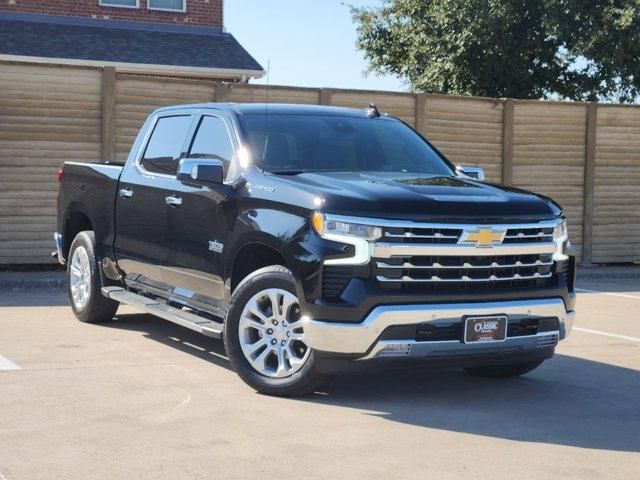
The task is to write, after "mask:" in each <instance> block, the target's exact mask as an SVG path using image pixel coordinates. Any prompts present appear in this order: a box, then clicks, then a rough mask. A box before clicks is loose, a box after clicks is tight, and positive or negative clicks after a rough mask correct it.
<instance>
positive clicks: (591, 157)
mask: <svg viewBox="0 0 640 480" xmlns="http://www.w3.org/2000/svg"><path fill="white" fill-rule="evenodd" d="M597 125H598V104H597V103H595V102H589V104H588V105H587V129H586V138H585V142H586V143H585V145H586V148H585V158H584V198H583V202H584V203H583V214H582V259H581V262H580V263H581V264H582V265H591V262H592V258H593V196H594V190H595V183H596V175H595V174H596V133H597Z"/></svg>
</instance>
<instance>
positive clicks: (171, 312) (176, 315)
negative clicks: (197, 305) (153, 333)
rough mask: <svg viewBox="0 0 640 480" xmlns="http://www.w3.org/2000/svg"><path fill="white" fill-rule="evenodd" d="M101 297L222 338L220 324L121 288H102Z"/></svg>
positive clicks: (208, 335)
mask: <svg viewBox="0 0 640 480" xmlns="http://www.w3.org/2000/svg"><path fill="white" fill-rule="evenodd" d="M102 295H104V296H105V297H107V298H110V299H112V300H115V301H116V302H120V303H124V304H126V305H132V306H134V307H138V308H140V309H141V310H144V311H145V312H147V313H150V314H152V315H155V316H157V317H160V318H164V319H165V320H169V321H170V322H173V323H177V324H178V325H182V326H183V327H187V328H190V329H191V330H195V331H196V332H199V333H202V334H203V335H206V336H207V337H213V338H222V324H220V323H216V322H213V321H211V320H209V319H206V318H203V317H199V316H198V315H194V314H193V313H189V312H185V311H184V310H180V309H179V308H174V307H170V306H169V305H167V304H166V303H162V302H159V301H157V300H153V299H152V298H147V297H145V296H143V295H138V294H137V293H133V292H130V291H128V290H125V289H124V288H122V287H103V288H102Z"/></svg>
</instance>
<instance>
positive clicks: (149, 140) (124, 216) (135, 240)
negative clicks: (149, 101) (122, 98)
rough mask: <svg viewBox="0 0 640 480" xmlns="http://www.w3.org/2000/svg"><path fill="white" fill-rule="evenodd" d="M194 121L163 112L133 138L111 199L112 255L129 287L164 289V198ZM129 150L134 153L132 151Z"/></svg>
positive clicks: (166, 208)
mask: <svg viewBox="0 0 640 480" xmlns="http://www.w3.org/2000/svg"><path fill="white" fill-rule="evenodd" d="M193 121H194V117H193V116H192V115H189V114H170V113H167V112H165V113H164V114H160V115H157V116H155V117H154V118H151V119H149V126H148V127H146V128H145V129H144V131H146V132H148V133H147V135H146V138H144V139H138V140H137V141H136V143H138V144H139V146H138V151H134V150H132V153H131V155H133V158H131V157H130V158H129V161H128V162H127V165H126V167H125V169H124V171H123V172H122V177H121V178H120V185H119V189H118V195H117V197H116V232H117V235H116V241H115V253H116V257H117V259H118V265H119V266H120V267H121V268H122V269H123V270H124V272H125V273H126V279H127V282H128V283H130V284H135V283H142V284H145V285H146V286H151V287H154V288H156V289H160V290H167V289H168V287H167V285H166V282H165V279H164V277H163V274H162V268H161V266H162V264H163V263H164V262H165V261H166V259H167V257H168V255H169V249H168V248H167V243H166V240H167V229H168V228H169V214H170V209H171V207H170V206H169V205H168V204H167V201H166V198H167V196H168V192H169V191H171V187H172V186H173V184H175V183H176V178H175V175H176V172H177V168H178V163H179V162H180V160H181V159H182V158H183V157H184V155H185V149H186V145H187V139H188V138H189V137H190V131H191V128H192V124H193ZM135 147H136V146H135V145H134V149H135Z"/></svg>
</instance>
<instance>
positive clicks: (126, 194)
mask: <svg viewBox="0 0 640 480" xmlns="http://www.w3.org/2000/svg"><path fill="white" fill-rule="evenodd" d="M119 194H120V196H121V197H122V198H131V197H133V190H130V189H128V188H122V189H121V190H120V192H119Z"/></svg>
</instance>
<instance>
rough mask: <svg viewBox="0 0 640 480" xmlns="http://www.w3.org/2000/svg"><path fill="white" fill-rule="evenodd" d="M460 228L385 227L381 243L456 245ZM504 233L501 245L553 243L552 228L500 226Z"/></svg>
mask: <svg viewBox="0 0 640 480" xmlns="http://www.w3.org/2000/svg"><path fill="white" fill-rule="evenodd" d="M463 231H464V230H463V229H462V228H447V227H446V226H441V225H438V226H437V227H435V226H434V227H428V228H427V227H385V228H384V231H383V234H382V241H384V242H389V243H424V244H450V245H452V244H456V243H458V242H459V241H460V238H461V237H462V233H463ZM502 231H504V232H505V235H504V239H503V241H502V243H503V244H514V243H539V242H551V241H553V227H552V226H540V227H536V226H533V227H532V226H529V225H527V226H525V227H523V226H514V227H512V228H510V227H508V226H502Z"/></svg>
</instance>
